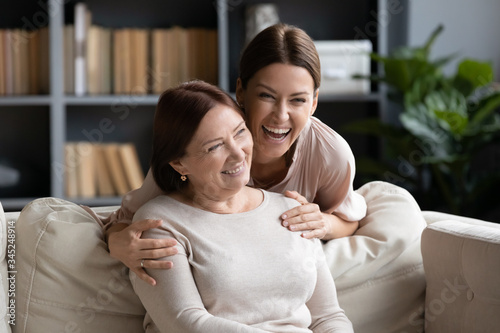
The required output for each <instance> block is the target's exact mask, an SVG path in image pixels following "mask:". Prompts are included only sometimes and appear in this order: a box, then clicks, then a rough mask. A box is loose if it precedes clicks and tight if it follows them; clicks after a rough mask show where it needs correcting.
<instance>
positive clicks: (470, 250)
mask: <svg viewBox="0 0 500 333" xmlns="http://www.w3.org/2000/svg"><path fill="white" fill-rule="evenodd" d="M472 222H473V223H464V222H459V221H456V220H444V221H438V222H434V223H432V224H430V225H429V226H428V227H427V228H426V229H425V230H424V232H423V233H422V243H421V250H422V257H423V262H424V271H425V276H426V282H427V289H426V301H425V324H426V329H425V332H426V333H433V332H494V331H495V330H497V329H498V327H500V316H499V315H498V314H499V313H500V288H498V281H500V261H499V259H498V258H500V228H499V227H500V226H499V225H497V224H494V223H489V222H478V220H477V221H472Z"/></svg>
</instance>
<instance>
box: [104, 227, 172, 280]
mask: <svg viewBox="0 0 500 333" xmlns="http://www.w3.org/2000/svg"><path fill="white" fill-rule="evenodd" d="M159 226H161V220H142V221H137V222H135V223H132V224H130V225H127V224H120V223H117V224H115V225H114V226H112V227H111V228H110V229H109V231H108V232H107V241H108V248H109V253H110V255H111V256H112V257H113V258H115V259H118V260H120V261H121V262H122V263H123V264H125V266H127V267H128V268H129V269H130V270H132V271H133V272H134V273H136V274H137V276H139V278H141V279H142V280H144V281H145V282H147V283H149V284H151V285H153V286H154V285H155V284H156V281H155V280H154V279H153V278H152V277H151V276H149V275H148V273H146V271H145V270H144V268H153V269H170V268H172V266H173V263H172V262H171V261H163V260H155V259H159V258H164V257H168V256H172V255H175V254H176V253H177V248H176V247H175V245H176V244H177V242H176V241H175V239H172V238H166V239H142V238H141V235H142V233H143V232H144V231H146V230H149V229H153V228H158V227H159Z"/></svg>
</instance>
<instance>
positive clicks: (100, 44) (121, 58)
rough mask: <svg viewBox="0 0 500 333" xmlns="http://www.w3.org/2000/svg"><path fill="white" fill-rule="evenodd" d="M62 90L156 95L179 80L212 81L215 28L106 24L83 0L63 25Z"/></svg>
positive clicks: (81, 93) (75, 92) (215, 47)
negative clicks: (95, 19)
mask: <svg viewBox="0 0 500 333" xmlns="http://www.w3.org/2000/svg"><path fill="white" fill-rule="evenodd" d="M64 54H65V60H64V62H65V65H64V68H65V89H66V93H67V94H75V95H77V96H82V95H87V94H140V95H143V94H149V93H154V94H159V93H161V92H163V91H164V90H165V89H167V88H169V87H172V86H174V85H177V84H179V83H181V82H184V81H188V80H192V79H200V80H205V81H208V82H211V83H213V84H217V81H218V76H217V73H218V69H217V64H218V61H217V30H214V29H205V28H182V27H178V26H174V27H171V28H165V29H140V28H120V29H113V28H106V27H101V26H97V25H94V24H92V14H91V12H90V11H89V10H88V8H87V7H86V4H85V3H77V4H76V5H75V22H74V25H66V26H65V27H64Z"/></svg>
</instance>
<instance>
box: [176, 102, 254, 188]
mask: <svg viewBox="0 0 500 333" xmlns="http://www.w3.org/2000/svg"><path fill="white" fill-rule="evenodd" d="M252 146H253V143H252V135H251V133H250V132H249V130H248V128H247V127H246V125H245V120H244V119H243V117H242V116H241V115H240V114H239V113H238V112H237V111H235V110H233V109H232V108H230V107H228V106H225V105H217V106H215V107H214V108H212V109H211V110H210V111H208V112H207V114H206V115H205V117H204V118H203V119H202V121H201V122H200V125H199V127H198V129H197V131H196V133H195V135H194V137H193V138H192V140H191V142H190V143H189V145H188V146H187V149H186V155H185V156H184V157H182V158H181V159H180V160H179V161H176V162H172V163H171V164H172V166H173V167H174V168H175V169H176V170H177V171H179V172H180V173H182V174H185V175H187V177H188V178H189V182H190V184H191V186H192V188H193V189H194V190H195V192H198V193H202V192H203V193H205V194H207V193H208V194H210V195H214V196H217V195H218V194H221V193H223V192H224V191H229V192H230V193H233V192H237V191H239V190H240V189H241V188H242V187H243V186H245V185H246V184H247V183H248V181H249V179H250V164H251V160H252ZM179 168H180V169H179Z"/></svg>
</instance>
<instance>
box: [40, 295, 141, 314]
mask: <svg viewBox="0 0 500 333" xmlns="http://www.w3.org/2000/svg"><path fill="white" fill-rule="evenodd" d="M31 302H32V303H33V304H38V305H46V306H50V307H54V308H59V309H66V310H74V311H79V310H91V311H92V312H95V313H101V314H105V315H113V316H117V317H128V318H143V317H144V315H139V314H126V313H120V312H113V311H106V310H104V311H103V310H98V309H96V308H92V307H88V306H71V305H67V304H64V303H57V302H51V301H47V300H44V299H39V298H34V297H32V298H31Z"/></svg>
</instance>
